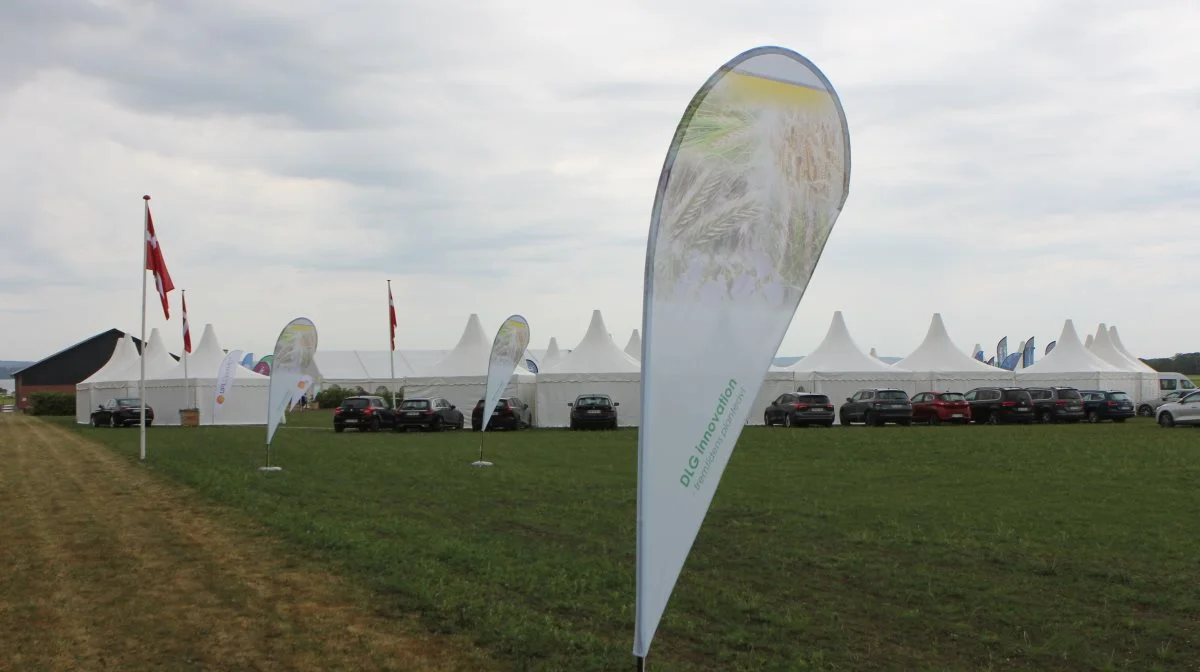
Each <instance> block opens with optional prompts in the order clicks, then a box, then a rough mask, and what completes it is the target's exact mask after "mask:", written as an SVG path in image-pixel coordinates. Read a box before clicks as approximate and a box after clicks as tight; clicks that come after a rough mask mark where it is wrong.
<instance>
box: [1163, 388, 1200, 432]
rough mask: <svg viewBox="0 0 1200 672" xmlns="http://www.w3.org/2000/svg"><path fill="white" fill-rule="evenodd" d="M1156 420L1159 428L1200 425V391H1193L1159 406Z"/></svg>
mask: <svg viewBox="0 0 1200 672" xmlns="http://www.w3.org/2000/svg"><path fill="white" fill-rule="evenodd" d="M1155 418H1156V419H1157V420H1158V425H1159V427H1174V426H1175V425H1200V391H1197V390H1193V391H1191V392H1188V393H1186V394H1184V395H1183V396H1182V397H1180V398H1178V399H1175V400H1172V401H1168V402H1166V403H1165V404H1163V405H1162V406H1159V407H1158V410H1157V411H1156V415H1155Z"/></svg>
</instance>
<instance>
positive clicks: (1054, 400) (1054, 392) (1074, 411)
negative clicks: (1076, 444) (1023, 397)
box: [1025, 387, 1083, 423]
mask: <svg viewBox="0 0 1200 672" xmlns="http://www.w3.org/2000/svg"><path fill="white" fill-rule="evenodd" d="M1025 391H1026V392H1028V393H1029V396H1030V398H1032V399H1033V413H1034V416H1036V417H1037V419H1038V421H1039V422H1045V423H1050V422H1079V421H1080V420H1082V419H1083V397H1082V396H1080V394H1079V390H1077V389H1075V388H1073V387H1028V388H1025Z"/></svg>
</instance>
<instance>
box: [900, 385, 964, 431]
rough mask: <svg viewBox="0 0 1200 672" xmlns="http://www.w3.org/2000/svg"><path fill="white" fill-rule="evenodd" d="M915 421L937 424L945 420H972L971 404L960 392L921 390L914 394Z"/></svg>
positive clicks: (962, 421)
mask: <svg viewBox="0 0 1200 672" xmlns="http://www.w3.org/2000/svg"><path fill="white" fill-rule="evenodd" d="M912 408H913V422H928V423H929V424H931V425H937V424H940V423H943V422H961V423H963V424H967V423H968V422H971V405H970V404H969V403H967V400H966V398H964V397H963V395H962V394H960V393H958V392H921V393H919V394H915V395H913V398H912Z"/></svg>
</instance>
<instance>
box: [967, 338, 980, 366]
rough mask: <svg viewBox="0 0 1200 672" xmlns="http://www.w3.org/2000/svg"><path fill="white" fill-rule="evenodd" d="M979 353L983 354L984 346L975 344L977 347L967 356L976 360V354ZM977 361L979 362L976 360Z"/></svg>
mask: <svg viewBox="0 0 1200 672" xmlns="http://www.w3.org/2000/svg"><path fill="white" fill-rule="evenodd" d="M977 352H983V346H982V345H980V344H978V343H976V344H975V347H973V348H971V351H970V352H968V353H967V355H968V356H970V357H971V359H975V353H977ZM975 361H977V362H978V361H979V360H978V359H975Z"/></svg>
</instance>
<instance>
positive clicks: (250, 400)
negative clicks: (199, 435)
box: [146, 369, 271, 427]
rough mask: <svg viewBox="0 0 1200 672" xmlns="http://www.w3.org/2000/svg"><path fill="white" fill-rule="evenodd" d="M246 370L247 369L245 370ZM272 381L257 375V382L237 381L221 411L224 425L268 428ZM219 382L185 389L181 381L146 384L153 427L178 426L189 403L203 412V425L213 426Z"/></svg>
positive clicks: (193, 383)
mask: <svg viewBox="0 0 1200 672" xmlns="http://www.w3.org/2000/svg"><path fill="white" fill-rule="evenodd" d="M243 370H244V369H243ZM270 386H271V379H270V378H268V377H267V376H261V375H257V374H255V377H254V378H241V377H240V376H239V377H238V378H236V379H234V382H233V386H232V388H231V389H230V391H229V393H228V395H227V396H228V400H227V401H226V402H225V407H224V408H222V409H221V418H220V421H221V424H222V425H265V424H267V405H268V403H269V401H270ZM216 391H217V379H216V378H215V377H214V378H193V379H191V380H189V381H188V383H187V387H186V389H185V387H184V381H183V380H182V379H174V380H147V381H146V403H147V404H149V405H150V406H151V407H152V408H153V409H154V424H155V425H163V426H166V427H176V426H178V425H179V411H180V409H183V408H187V407H188V406H187V405H186V404H188V403H189V402H190V403H191V404H192V407H193V408H198V409H199V410H200V424H201V425H212V424H213V397H214V396H215V395H216Z"/></svg>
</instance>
